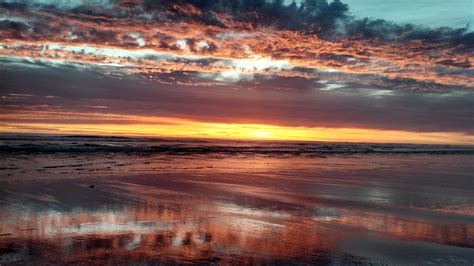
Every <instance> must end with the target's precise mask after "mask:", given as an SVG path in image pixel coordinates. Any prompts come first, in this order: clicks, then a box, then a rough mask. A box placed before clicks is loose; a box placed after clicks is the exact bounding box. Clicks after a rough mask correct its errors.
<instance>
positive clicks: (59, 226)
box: [0, 154, 474, 265]
mask: <svg viewBox="0 0 474 266" xmlns="http://www.w3.org/2000/svg"><path fill="white" fill-rule="evenodd" d="M108 156H109V157H108ZM473 158H474V156H473V155H423V154H422V155H419V154H415V155H413V154H412V155H393V154H391V155H390V154H389V155H387V154H385V155H384V154H382V155H381V154H375V155H374V154H371V155H331V156H319V157H318V156H257V155H254V156H252V155H246V156H239V155H238V154H237V155H235V154H233V155H226V156H219V155H215V156H213V155H208V154H203V155H193V156H191V155H175V156H170V155H157V156H138V155H136V154H135V155H120V156H118V155H100V156H99V155H92V156H91V155H77V156H71V155H70V154H66V155H59V154H52V155H51V154H43V155H36V156H30V157H29V156H20V155H16V156H13V157H10V158H9V159H8V160H5V161H4V162H3V164H4V165H3V169H2V171H1V179H0V203H1V204H0V217H1V223H0V264H2V265H3V264H9V263H27V262H33V263H37V264H48V263H51V264H55V263H58V262H61V263H71V264H77V263H85V264H90V263H97V264H102V263H105V262H106V263H110V264H130V263H144V262H146V263H151V264H153V263H165V262H167V263H188V262H191V263H222V264H241V263H249V264H252V263H265V264H306V263H311V264H314V263H319V264H349V263H384V264H385V263H388V264H456V265H472V264H473V263H474V176H473V174H472V173H474V166H473V165H472V161H473Z"/></svg>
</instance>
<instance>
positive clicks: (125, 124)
mask: <svg viewBox="0 0 474 266" xmlns="http://www.w3.org/2000/svg"><path fill="white" fill-rule="evenodd" d="M3 118H4V119H10V121H12V119H14V120H15V122H7V121H1V119H0V123H1V124H0V132H1V133H38V134H85V135H87V134H93V135H117V136H148V137H153V136H159V137H179V138H216V139H235V140H255V139H258V140H287V141H332V142H373V143H382V142H384V143H387V142H391V143H426V144H472V143H474V136H472V135H467V134H463V133H456V132H430V133H424V132H409V131H398V130H378V129H363V128H329V127H296V126H294V127H292V126H281V125H269V124H252V123H210V122H204V121H195V120H190V119H183V118H173V117H156V116H131V115H118V114H104V113H73V112H70V113H64V112H57V113H56V112H44V113H35V114H21V115H20V114H11V115H9V116H8V115H7V116H5V117H3ZM94 119H95V120H94ZM97 119H99V121H100V123H98V122H97ZM22 120H24V122H22ZM31 120H37V121H38V122H32V121H31ZM53 120H55V121H54V122H47V121H53ZM58 120H60V121H58ZM62 121H63V122H62ZM70 121H75V122H74V123H71V122H70ZM92 121H94V123H93V122H92ZM2 122H3V123H2Z"/></svg>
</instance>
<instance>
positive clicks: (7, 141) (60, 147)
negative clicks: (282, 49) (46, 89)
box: [0, 135, 474, 156]
mask: <svg viewBox="0 0 474 266" xmlns="http://www.w3.org/2000/svg"><path fill="white" fill-rule="evenodd" d="M0 152H2V153H27V154H30V153H57V152H61V153H104V152H105V153H149V154H160V153H163V154H213V153H216V154H259V155H270V156H271V155H278V154H285V155H309V156H311V155H330V154H419V153H420V154H474V146H465V145H464V146H456V145H426V144H379V143H342V142H341V143H336V142H298V141H291V142H288V141H251V140H250V141H238V140H209V139H174V138H133V137H104V136H46V135H39V136H33V135H0Z"/></svg>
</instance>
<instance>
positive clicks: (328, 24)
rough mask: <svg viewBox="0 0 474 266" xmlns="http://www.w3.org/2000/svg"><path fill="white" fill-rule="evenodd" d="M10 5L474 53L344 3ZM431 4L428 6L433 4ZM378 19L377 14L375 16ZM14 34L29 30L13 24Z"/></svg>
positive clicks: (116, 0) (251, 0) (452, 36)
mask: <svg viewBox="0 0 474 266" xmlns="http://www.w3.org/2000/svg"><path fill="white" fill-rule="evenodd" d="M61 3H62V2H61V1H59V2H58V1H27V2H26V3H25V2H23V1H7V2H4V3H0V7H1V8H2V9H3V10H6V11H15V10H16V11H22V12H26V10H27V9H28V8H32V7H34V8H37V9H38V8H40V9H41V8H48V11H49V12H53V13H54V12H55V11H54V10H55V9H58V10H64V9H66V10H68V12H69V15H70V16H74V15H77V16H78V18H80V19H81V20H83V21H88V22H94V23H99V24H100V23H101V22H106V21H109V20H110V19H111V18H127V17H128V18H139V17H140V16H142V15H143V13H144V12H145V13H149V14H151V15H153V20H155V21H156V20H167V21H183V20H184V21H195V22H196V21H198V22H201V23H204V24H209V25H215V26H218V27H223V28H225V27H231V26H230V25H226V23H225V22H224V21H223V20H222V19H221V17H220V16H221V15H228V16H231V17H232V18H233V19H234V20H236V21H241V22H248V23H249V24H250V25H251V26H252V27H258V26H269V25H271V26H275V27H277V28H279V29H288V30H297V31H301V32H304V33H306V34H316V35H318V36H319V37H323V38H329V39H333V38H351V39H370V40H375V41H382V42H387V41H401V42H404V41H413V40H421V41H425V42H438V43H449V44H450V45H462V46H463V48H468V49H472V48H473V46H474V33H473V32H469V31H468V30H467V28H460V29H452V28H448V27H442V28H435V29H431V28H427V27H422V26H417V25H413V24H403V25H400V24H396V23H392V22H390V21H386V20H383V19H369V18H364V19H359V18H355V17H354V16H352V15H351V13H350V3H349V4H348V3H344V2H342V1H340V0H334V1H327V0H304V1H301V3H299V4H297V3H296V2H293V3H291V4H289V5H285V4H284V3H283V0H274V1H268V0H267V1H265V0H234V1H228V0H161V1H156V0H143V1H128V0H110V1H68V2H67V4H65V3H63V4H61ZM427 4H428V3H427ZM374 16H375V17H376V14H374ZM10 28H11V29H12V30H14V31H18V32H22V31H24V30H25V28H24V27H18V25H17V24H11V27H10Z"/></svg>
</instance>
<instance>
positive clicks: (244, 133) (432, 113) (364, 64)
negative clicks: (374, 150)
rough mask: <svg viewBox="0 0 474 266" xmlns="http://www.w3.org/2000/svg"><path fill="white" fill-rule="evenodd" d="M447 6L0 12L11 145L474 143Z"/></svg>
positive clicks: (13, 8) (465, 69) (153, 5)
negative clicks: (114, 138)
mask: <svg viewBox="0 0 474 266" xmlns="http://www.w3.org/2000/svg"><path fill="white" fill-rule="evenodd" d="M446 2H447V1H438V0H433V1H384V2H383V3H382V2H381V1H374V0H350V1H349V0H347V1H325V0H305V1H300V2H298V3H295V4H291V3H287V2H285V1H268V2H265V1H263V0H260V1H250V0H239V1H237V0H236V1H224V0H216V1H210V0H208V1H206V0H204V1H198V0H189V1H184V0H179V1H178V0H166V1H151V0H144V1H138V0H87V1H86V0H82V1H80V0H70V1H51V0H30V1H18V0H17V1H14V0H7V1H5V0H3V1H2V0H0V36H1V38H0V132H3V133H41V134H93V135H131V136H165V137H193V138H226V139H258V140H302V141H351V142H352V141H354V142H396V143H446V144H473V143H474V134H473V133H474V131H473V129H474V110H473V106H474V97H473V96H474V90H473V88H474V76H473V74H474V69H473V56H472V54H473V52H474V33H473V32H472V31H471V28H467V27H466V25H467V24H468V23H469V22H470V21H469V20H472V17H473V16H472V8H473V7H472V5H473V4H472V1H464V0H456V1H452V2H450V3H449V4H447V3H446ZM407 23H411V24H407Z"/></svg>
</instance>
